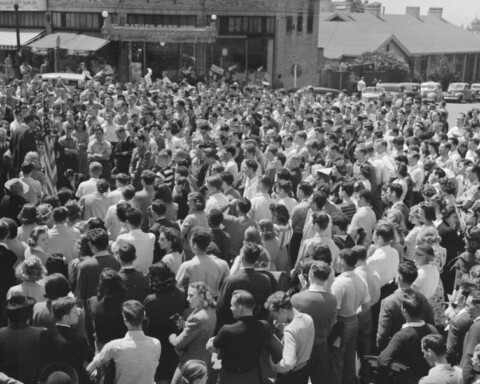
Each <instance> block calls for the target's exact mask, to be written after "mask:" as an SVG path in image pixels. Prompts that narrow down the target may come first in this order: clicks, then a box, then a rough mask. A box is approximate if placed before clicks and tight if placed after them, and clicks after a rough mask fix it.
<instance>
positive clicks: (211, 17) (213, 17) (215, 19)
mask: <svg viewBox="0 0 480 384" xmlns="http://www.w3.org/2000/svg"><path fill="white" fill-rule="evenodd" d="M210 19H212V22H214V23H215V21H217V15H215V14H213V15H212V16H210Z"/></svg>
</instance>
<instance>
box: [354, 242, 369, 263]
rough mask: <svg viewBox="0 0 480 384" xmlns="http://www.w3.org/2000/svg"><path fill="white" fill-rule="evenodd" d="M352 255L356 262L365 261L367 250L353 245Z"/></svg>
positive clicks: (361, 246)
mask: <svg viewBox="0 0 480 384" xmlns="http://www.w3.org/2000/svg"><path fill="white" fill-rule="evenodd" d="M352 253H354V254H355V257H356V258H357V260H367V248H365V247H364V246H363V245H355V246H354V247H353V248H352Z"/></svg>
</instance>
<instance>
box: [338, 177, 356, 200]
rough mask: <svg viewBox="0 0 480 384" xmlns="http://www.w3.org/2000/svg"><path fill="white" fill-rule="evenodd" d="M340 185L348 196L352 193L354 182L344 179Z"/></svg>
mask: <svg viewBox="0 0 480 384" xmlns="http://www.w3.org/2000/svg"><path fill="white" fill-rule="evenodd" d="M340 187H341V188H342V190H343V192H345V194H346V195H347V196H348V197H350V196H352V195H353V192H354V188H355V183H354V182H351V181H344V182H343V183H342V184H341V185H340Z"/></svg>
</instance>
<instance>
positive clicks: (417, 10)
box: [405, 7, 420, 19]
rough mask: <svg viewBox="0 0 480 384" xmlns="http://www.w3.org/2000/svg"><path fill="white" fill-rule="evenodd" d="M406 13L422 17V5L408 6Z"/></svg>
mask: <svg viewBox="0 0 480 384" xmlns="http://www.w3.org/2000/svg"><path fill="white" fill-rule="evenodd" d="M405 14H406V15H410V16H413V17H416V18H417V19H419V18H420V7H407V9H406V12H405Z"/></svg>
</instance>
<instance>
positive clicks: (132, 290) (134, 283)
mask: <svg viewBox="0 0 480 384" xmlns="http://www.w3.org/2000/svg"><path fill="white" fill-rule="evenodd" d="M118 274H119V276H120V277H121V278H122V280H123V282H124V283H125V289H126V293H125V297H124V301H127V300H137V301H139V302H140V303H143V301H144V300H145V297H147V288H148V281H147V278H146V277H145V275H144V274H143V273H142V272H139V271H137V270H136V269H135V268H122V269H120V272H118Z"/></svg>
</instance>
